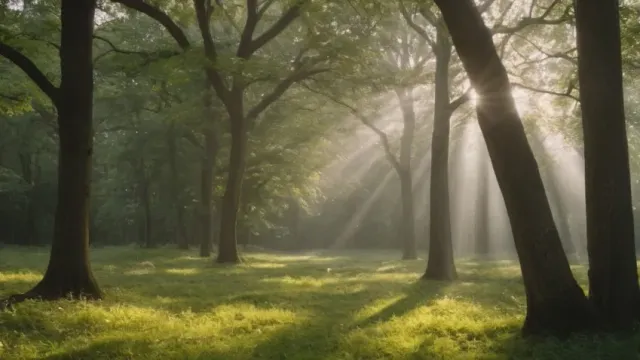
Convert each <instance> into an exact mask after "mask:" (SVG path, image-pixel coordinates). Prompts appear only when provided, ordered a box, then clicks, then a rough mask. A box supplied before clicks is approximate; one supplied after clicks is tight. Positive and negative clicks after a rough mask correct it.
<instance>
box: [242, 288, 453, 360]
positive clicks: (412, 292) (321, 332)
mask: <svg viewBox="0 0 640 360" xmlns="http://www.w3.org/2000/svg"><path fill="white" fill-rule="evenodd" d="M449 285H450V284H449V283H445V282H430V283H425V282H423V281H416V282H413V283H411V284H405V285H404V286H403V289H402V290H401V291H400V293H401V294H402V295H401V298H400V299H397V300H394V301H393V302H391V303H390V304H389V305H387V306H385V307H383V308H382V309H381V310H379V311H378V312H376V313H375V314H373V315H370V316H367V317H365V318H364V319H362V320H355V319H357V318H358V315H357V314H358V312H359V311H361V310H363V309H364V308H365V307H366V306H368V305H372V304H373V303H375V302H376V301H379V300H381V299H384V298H383V297H381V296H380V294H373V296H372V294H368V293H367V292H366V291H363V292H361V293H359V294H356V295H348V294H345V295H341V296H335V297H334V298H333V300H332V301H331V302H329V304H332V305H333V306H335V307H336V308H337V309H336V310H335V311H334V310H332V309H331V308H330V307H326V308H318V309H315V310H316V311H315V312H314V315H313V317H312V318H311V319H309V321H307V322H306V323H304V324H298V325H295V326H291V327H287V328H284V329H282V330H281V331H279V332H277V333H276V334H274V335H273V336H272V337H271V338H269V339H268V340H267V341H264V342H262V343H260V344H258V345H257V346H256V347H255V349H254V351H253V353H252V355H251V357H250V358H251V359H285V358H295V359H332V358H336V357H338V355H337V353H339V352H340V351H343V350H344V349H343V350H341V347H342V341H343V339H344V335H345V334H347V333H349V332H351V331H353V330H356V329H360V328H365V327H368V326H370V325H374V324H377V323H381V322H385V321H388V320H390V319H392V318H393V317H396V316H397V317H399V316H403V315H405V314H407V313H409V312H410V311H412V310H414V309H416V308H418V307H420V306H428V305H429V303H430V302H432V301H434V300H435V299H437V298H438V297H440V296H441V291H442V290H443V289H445V288H446V287H448V286H449ZM351 350H352V351H354V352H357V349H351Z"/></svg>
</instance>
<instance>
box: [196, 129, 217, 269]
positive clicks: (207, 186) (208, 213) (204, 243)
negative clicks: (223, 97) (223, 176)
mask: <svg viewBox="0 0 640 360" xmlns="http://www.w3.org/2000/svg"><path fill="white" fill-rule="evenodd" d="M206 121H209V122H212V121H213V119H207V120H206ZM217 156H218V140H217V138H216V133H215V128H214V127H213V126H208V127H207V128H206V129H205V130H204V154H203V160H202V169H201V173H200V227H201V229H202V231H201V234H200V256H201V257H209V256H211V246H212V244H213V190H212V186H213V176H214V169H215V165H216V157H217Z"/></svg>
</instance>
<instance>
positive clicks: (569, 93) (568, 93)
mask: <svg viewBox="0 0 640 360" xmlns="http://www.w3.org/2000/svg"><path fill="white" fill-rule="evenodd" d="M511 86H513V87H518V88H521V89H524V90H529V91H531V92H536V93H540V94H548V95H554V96H561V97H566V98H569V99H573V100H575V101H576V102H580V99H579V98H578V97H577V96H575V95H573V94H572V92H573V89H574V88H575V85H574V84H573V82H570V83H569V86H568V87H567V91H565V92H563V93H561V92H557V91H552V90H544V89H536V88H534V87H532V86H527V85H524V84H520V83H516V82H512V83H511Z"/></svg>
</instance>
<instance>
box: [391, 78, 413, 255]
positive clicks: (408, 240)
mask: <svg viewBox="0 0 640 360" xmlns="http://www.w3.org/2000/svg"><path fill="white" fill-rule="evenodd" d="M396 95H397V96H398V101H399V102H400V109H401V111H402V119H403V124H404V126H403V128H402V137H401V139H400V161H399V164H400V168H399V169H397V170H398V177H399V178H400V201H401V202H402V221H401V224H402V229H401V230H400V236H401V237H402V259H403V260H415V259H417V258H418V252H417V250H416V224H415V214H414V203H413V172H412V169H411V148H412V146H413V138H414V133H415V128H416V114H415V110H414V107H413V106H414V104H413V91H412V90H411V89H398V90H397V91H396Z"/></svg>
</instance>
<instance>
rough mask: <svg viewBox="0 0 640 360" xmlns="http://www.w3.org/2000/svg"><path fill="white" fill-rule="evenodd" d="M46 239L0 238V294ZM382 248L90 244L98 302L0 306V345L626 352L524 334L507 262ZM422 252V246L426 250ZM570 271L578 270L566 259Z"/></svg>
mask: <svg viewBox="0 0 640 360" xmlns="http://www.w3.org/2000/svg"><path fill="white" fill-rule="evenodd" d="M47 256H48V253H47V252H46V251H45V250H25V249H13V248H3V249H2V250H1V251H0V295H2V296H5V295H8V294H10V293H13V292H20V291H24V290H26V289H28V288H29V287H30V286H32V285H34V284H35V282H37V281H38V280H39V279H40V277H41V272H42V271H43V269H44V268H45V265H46V262H47ZM396 258H397V253H396V251H389V252H339V253H338V252H315V253H301V254H272V253H248V254H245V263H244V264H243V265H240V266H235V267H231V266H214V265H212V264H211V261H210V260H209V259H203V258H199V257H197V254H196V253H194V252H186V251H183V252H181V251H178V250H173V249H155V250H145V251H140V250H139V249H137V248H135V247H117V248H105V249H97V250H93V253H92V259H93V268H94V270H95V273H96V277H97V278H98V279H99V281H100V283H101V284H102V286H103V289H104V290H105V293H106V299H105V300H104V301H100V302H93V303H90V302H70V301H58V302H51V303H48V302H45V303H34V302H27V303H24V304H19V305H18V306H17V307H16V309H15V311H13V312H5V313H0V359H3V360H14V359H95V360H99V359H136V360H139V359H148V360H151V359H154V360H155V359H224V360H234V359H332V360H333V359H334V360H340V359H621V360H624V359H635V358H636V357H637V355H636V354H637V351H638V348H639V346H640V337H638V336H636V337H635V338H630V339H626V340H614V339H602V340H600V341H595V342H594V341H592V340H587V339H580V338H574V339H572V340H570V341H565V342H562V341H559V340H552V339H551V340H541V341H539V342H535V343H532V342H525V341H524V340H522V339H521V338H520V337H519V334H518V333H519V329H520V326H521V323H522V321H523V315H524V311H525V309H524V306H525V304H524V296H523V295H524V294H523V287H522V284H521V280H520V272H519V268H518V266H517V264H515V263H512V262H504V261H502V262H477V261H472V260H460V261H458V266H459V267H458V270H459V274H460V279H459V280H458V281H456V282H453V283H444V282H442V283H441V282H425V281H419V280H417V279H418V278H419V276H420V275H421V274H422V272H423V271H424V267H425V262H424V261H423V260H417V261H404V262H403V261H397V260H395V259H396ZM423 258H424V256H423ZM574 271H575V273H576V275H577V276H578V278H579V280H580V282H581V283H583V284H584V282H585V271H584V269H583V268H582V267H581V266H575V267H574Z"/></svg>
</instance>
